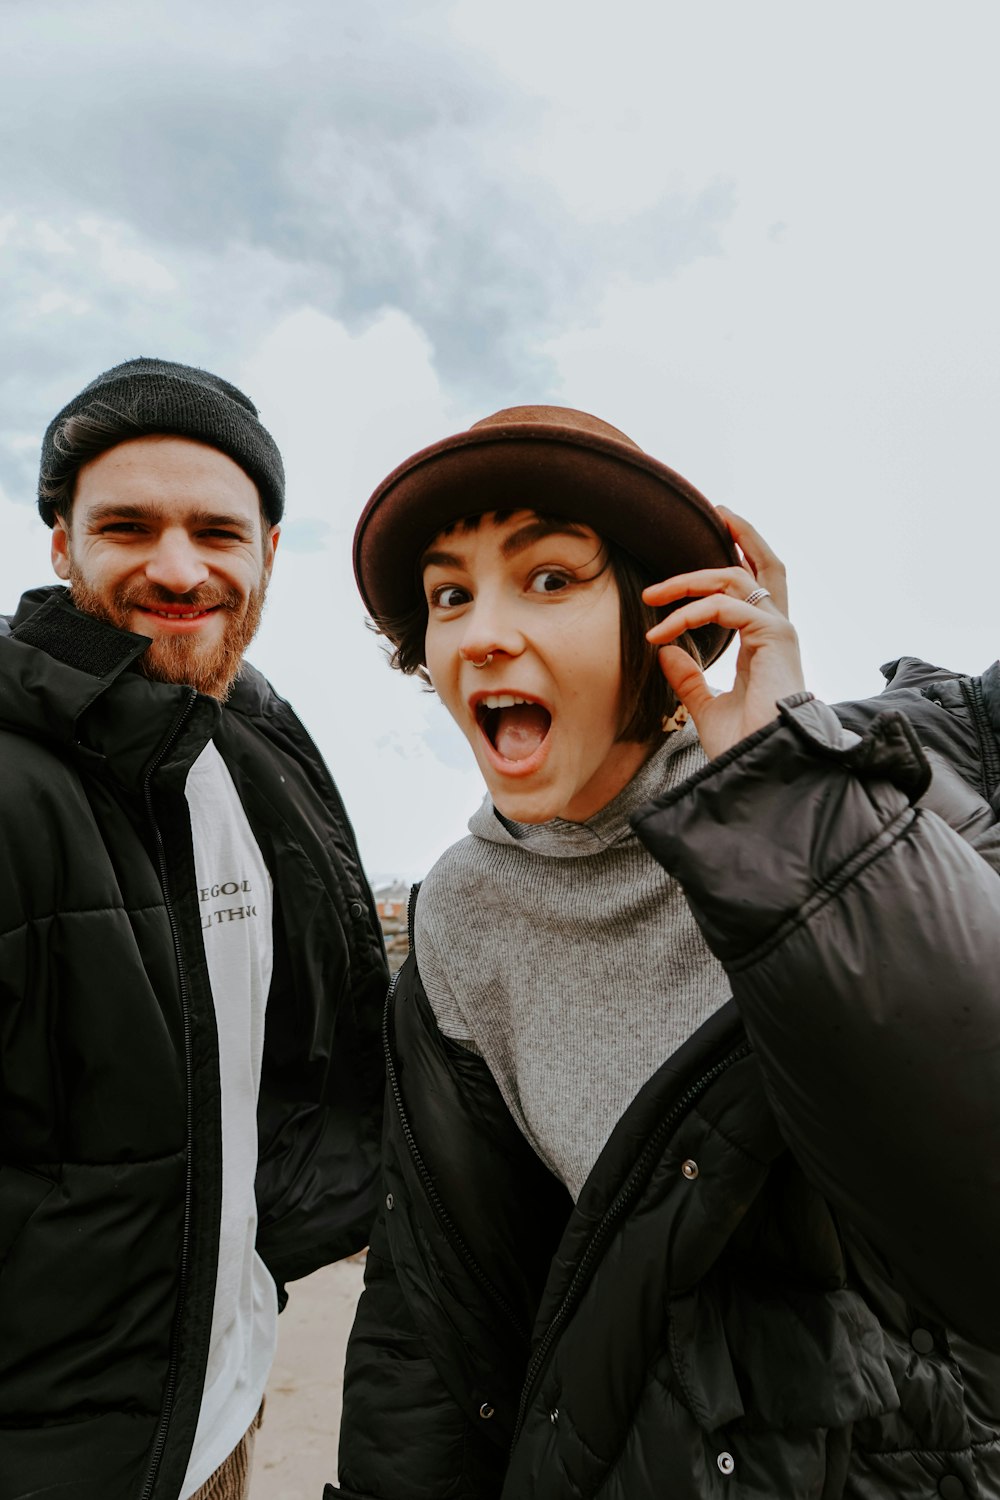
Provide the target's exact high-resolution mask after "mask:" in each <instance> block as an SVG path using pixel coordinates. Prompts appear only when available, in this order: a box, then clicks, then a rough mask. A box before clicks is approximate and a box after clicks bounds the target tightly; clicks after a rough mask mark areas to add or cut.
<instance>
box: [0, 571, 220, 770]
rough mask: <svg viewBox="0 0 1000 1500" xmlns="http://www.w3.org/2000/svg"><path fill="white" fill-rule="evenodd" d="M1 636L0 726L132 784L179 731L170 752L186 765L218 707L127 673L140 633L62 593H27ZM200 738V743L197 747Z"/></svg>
mask: <svg viewBox="0 0 1000 1500" xmlns="http://www.w3.org/2000/svg"><path fill="white" fill-rule="evenodd" d="M7 624H8V632H7V633H5V634H2V635H0V729H10V730H13V731H14V732H15V733H17V734H21V735H27V736H29V737H31V738H34V739H37V740H41V741H43V742H47V743H51V744H55V745H56V746H58V747H59V748H60V749H61V750H62V751H63V752H64V753H68V754H69V755H70V757H71V758H73V759H76V760H78V761H84V762H87V763H89V764H90V765H91V766H92V767H94V768H96V767H97V766H98V765H99V764H100V763H106V764H107V767H108V769H109V770H110V771H112V772H113V774H114V775H115V776H116V777H117V779H118V780H120V781H122V782H124V783H125V784H126V785H132V786H138V785H139V784H140V783H141V781H142V779H143V777H144V775H145V773H146V771H147V768H148V767H149V766H150V765H151V764H152V763H153V762H154V761H155V760H156V759H157V758H158V752H159V751H160V747H161V746H162V745H164V744H165V742H166V741H167V740H168V739H173V738H174V737H175V735H176V731H177V726H178V724H179V723H180V722H183V721H184V720H185V719H186V721H187V722H186V727H185V732H184V735H183V737H182V741H183V745H182V742H181V740H180V739H179V740H178V742H177V744H176V746H175V747H174V751H173V752H172V757H173V755H176V754H179V753H181V752H182V751H183V755H184V756H185V758H186V760H187V761H188V762H190V760H191V759H193V758H194V754H197V753H198V750H199V749H200V748H202V747H203V746H204V744H205V743H206V742H207V741H208V739H209V738H210V736H211V734H212V731H213V729H214V727H215V725H216V723H217V722H218V717H219V705H218V704H217V703H216V702H215V701H214V700H213V699H210V698H206V697H203V696H202V695H196V694H194V690H193V689H192V688H190V687H187V686H184V685H182V684H175V683H165V682H153V681H150V680H149V679H148V678H146V677H143V676H142V675H141V674H140V673H138V672H135V671H131V670H129V669H130V668H132V667H133V666H134V664H135V662H136V661H137V660H138V659H139V657H140V656H141V655H142V653H143V652H144V651H145V650H146V648H147V646H148V644H149V642H148V640H147V639H146V637H145V636H139V635H133V634H132V633H131V632H130V631H124V630H118V629H116V628H115V627H114V626H112V625H108V624H106V623H105V622H104V621H103V620H98V619H96V618H95V617H94V616H92V615H88V614H84V613H83V612H82V611H81V610H78V609H77V608H76V606H75V605H74V604H73V603H72V600H71V599H70V595H69V591H68V589H65V588H62V587H61V586H55V587H46V588H39V589H33V590H31V591H30V592H29V593H27V594H25V595H24V597H23V598H22V599H21V602H20V604H19V606H18V608H17V611H16V613H15V614H14V616H13V617H12V618H11V619H10V620H9V621H8V622H7ZM199 742H200V743H199Z"/></svg>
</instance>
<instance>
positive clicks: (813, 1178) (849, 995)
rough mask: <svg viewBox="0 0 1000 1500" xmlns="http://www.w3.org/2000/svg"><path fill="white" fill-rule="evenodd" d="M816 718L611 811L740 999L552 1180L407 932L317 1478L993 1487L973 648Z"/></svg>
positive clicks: (999, 1041) (997, 1346) (443, 1490)
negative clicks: (589, 1161)
mask: <svg viewBox="0 0 1000 1500" xmlns="http://www.w3.org/2000/svg"><path fill="white" fill-rule="evenodd" d="M894 710H895V711H894ZM841 712H842V718H843V720H844V722H846V723H848V724H851V725H853V726H854V727H855V728H856V729H857V730H859V731H860V732H861V735H862V738H861V739H860V740H858V739H857V738H855V737H854V736H850V735H844V734H843V733H842V732H840V731H837V730H836V729H833V730H831V729H830V727H829V725H828V723H827V722H826V720H825V719H824V716H823V714H822V713H821V712H820V711H819V707H818V705H816V704H812V703H809V702H802V701H801V700H797V699H796V700H789V702H788V703H786V704H785V705H784V706H783V707H782V709H781V713H780V717H779V718H778V719H777V720H776V721H775V722H774V723H773V724H772V725H770V726H768V727H767V728H765V729H763V730H761V731H760V732H759V733H757V734H755V735H753V736H752V737H751V738H750V739H748V740H747V741H745V742H744V743H743V744H741V745H739V746H737V747H736V748H735V749H734V750H732V751H731V752H729V753H728V754H726V755H724V756H722V757H720V758H719V759H718V760H716V761H713V762H712V763H711V764H710V765H708V766H707V767H706V768H705V769H704V770H703V771H702V772H701V773H700V774H698V775H696V776H694V777H692V778H691V779H690V780H689V781H687V782H686V783H685V784H684V785H683V786H681V787H680V788H678V789H677V790H676V791H675V792H673V793H671V794H669V795H668V796H665V797H664V798H662V799H661V800H660V801H659V802H657V803H655V804H651V805H649V806H647V807H646V808H645V809H642V810H641V811H640V813H639V814H638V815H637V818H636V820H635V821H636V827H637V830H638V833H639V835H640V837H641V838H642V839H643V841H644V842H645V843H646V844H647V846H648V847H649V848H650V849H651V850H652V852H653V853H654V854H655V855H656V857H657V858H658V859H659V860H660V861H661V862H662V863H663V865H664V866H665V867H666V868H667V869H668V870H669V871H671V873H672V874H674V875H675V876H676V877H677V878H678V879H679V880H680V882H681V883H682V885H683V887H684V889H685V892H686V894H687V897H688V899H689V901H690V904H691V906H692V909H693V911H694V913H695V915H696V917H697V919H698V922H699V924H700V926H701V929H702V931H703V933H704V935H705V938H706V939H707V941H708V943H709V944H710V946H711V948H712V950H713V951H714V952H715V953H716V954H717V955H718V957H719V958H720V959H721V961H722V962H723V964H724V965H725V967H726V969H727V971H728V973H729V975H730V978H731V981H732V988H733V996H734V1000H733V1002H732V1003H730V1004H728V1005H727V1006H726V1007H724V1008H723V1009H722V1010H721V1011H720V1012H718V1013H717V1014H716V1015H715V1016H714V1017H713V1018H712V1019H711V1020H710V1021H709V1022H708V1023H707V1024H706V1025H704V1026H703V1027H702V1028H701V1029H700V1030H699V1031H698V1032H697V1033H696V1034H695V1035H694V1036H692V1037H691V1038H690V1040H689V1041H688V1042H687V1043H686V1045H685V1046H684V1047H682V1048H681V1049H680V1051H678V1052H677V1053H676V1054H675V1055H673V1056H672V1057H671V1058H670V1059H669V1060H668V1061H667V1062H666V1063H664V1064H663V1066H662V1067H661V1068H660V1070H659V1071H658V1072H657V1073H656V1074H654V1076H653V1077H652V1078H651V1079H650V1081H649V1083H648V1084H647V1085H646V1087H645V1088H644V1089H643V1090H642V1091H641V1093H640V1094H639V1095H638V1097H637V1098H636V1099H635V1101H634V1102H633V1104H632V1105H631V1106H630V1108H629V1109H628V1110H627V1112H626V1113H625V1115H624V1117H623V1118H622V1120H621V1121H620V1122H619V1124H618V1126H617V1128H616V1129H615V1131H614V1133H613V1134H612V1136H611V1139H610V1140H609V1142H608V1144H607V1146H606V1148H605V1150H604V1152H603V1154H602V1155H601V1157H600V1159H599V1160H598V1162H597V1164H596V1166H595V1167H594V1170H593V1172H592V1174H591V1176H590V1178H589V1179H588V1181H587V1183H586V1185H585V1187H584V1190H583V1192H582V1194H581V1196H580V1199H579V1202H578V1203H577V1205H576V1206H575V1208H571V1205H570V1204H569V1201H568V1198H567V1195H566V1194H565V1192H564V1190H563V1189H562V1188H561V1186H560V1185H559V1184H558V1183H557V1182H556V1181H555V1179H554V1178H553V1177H552V1176H551V1175H550V1174H549V1173H548V1172H547V1171H546V1169H545V1168H544V1167H543V1166H542V1165H541V1164H540V1162H539V1161H538V1160H537V1158H536V1157H535V1156H534V1155H533V1153H532V1151H531V1150H530V1148H529V1147H528V1146H527V1144H526V1143H525V1142H524V1140H523V1138H522V1137H521V1136H520V1134H519V1132H518V1130H517V1129H516V1127H515V1126H514V1124H513V1122H512V1121H511V1118H510V1116H509V1114H508V1112H507V1110H506V1108H505V1106H504V1104H503V1102H502V1100H501V1098H500V1095H499V1093H498V1091H497V1089H496V1087H495V1085H494V1084H493V1081H492V1079H491V1077H490V1075H489V1073H488V1071H487V1070H486V1068H485V1066H484V1065H483V1063H482V1062H481V1060H480V1059H479V1058H477V1057H476V1056H474V1055H472V1054H471V1053H469V1052H467V1051H464V1050H463V1049H461V1048H460V1047H458V1046H457V1045H455V1044H453V1043H450V1042H448V1041H447V1040H445V1039H444V1038H443V1037H442V1035H441V1033H440V1032H439V1030H438V1029H437V1027H436V1025H435V1024H434V1020H433V1017H432V1014H431V1011H430V1008H429V1006H428V1003H427V1000H426V997H425V996H424V993H423V991H422V988H421V984H420V976H419V971H418V965H419V955H417V956H416V961H414V958H413V957H412V956H411V959H410V960H409V961H408V963H407V965H406V967H405V968H404V970H403V971H402V975H401V978H400V980H399V982H398V985H397V986H396V988H395V992H394V994H393V995H392V996H391V997H390V1004H389V1006H388V1008H387V1018H386V1051H387V1058H388V1067H389V1095H388V1103H387V1114H386V1126H385V1137H384V1154H385V1164H384V1204H383V1207H382V1209H381V1210H380V1215H379V1219H378V1222H377V1225H376V1229H375V1232H374V1234H373V1238H372V1245H371V1251H370V1254H369V1262H368V1270H367V1277H366V1284H367V1290H366V1292H365V1294H364V1296H363V1298H362V1300H361V1304H360V1307H359V1311H358V1317H357V1321H356V1324H355V1328H354V1332H353V1334H352V1339H351V1344H350V1348H349V1353H348V1367H347V1383H346V1390H345V1399H344V1414H343V1424H342V1429H341V1454H340V1483H341V1489H340V1490H336V1489H333V1488H328V1491H327V1495H328V1500H329V1497H331V1496H333V1495H338V1494H339V1495H343V1496H345V1497H349V1500H487V1497H496V1496H500V1495H502V1496H503V1497H504V1500H557V1497H558V1500H591V1497H601V1500H654V1497H656V1500H839V1497H851V1500H862V1497H863V1500H886V1497H889V1496H892V1497H899V1500H925V1497H926V1500H931V1497H936V1496H939V1495H940V1496H944V1497H945V1500H958V1497H962V1496H968V1497H973V1496H976V1497H980V1500H998V1497H1000V1352H998V1351H1000V920H998V919H1000V878H998V875H997V873H996V864H997V859H996V852H995V851H996V844H995V832H994V825H995V823H996V817H997V811H998V805H1000V794H998V783H1000V755H998V748H997V737H998V735H1000V668H998V667H994V668H993V669H991V671H990V672H989V673H987V674H986V676H985V677H984V678H982V679H979V680H974V681H969V680H966V681H962V680H960V679H958V678H956V677H953V676H950V675H949V674H935V673H934V672H933V670H932V669H921V668H919V666H918V665H917V664H915V663H908V664H906V665H905V666H904V667H903V668H902V670H900V671H898V672H897V673H896V676H895V677H894V679H893V682H892V683H891V685H890V688H889V690H888V691H887V693H886V694H884V695H883V697H882V699H880V700H879V701H878V703H876V704H861V705H854V706H853V707H848V708H845V709H843V710H842V711H841ZM921 745H922V746H924V747H925V750H924V751H922V750H921ZM928 762H930V764H931V765H933V767H934V773H935V774H934V780H933V782H932V783H931V784H930V786H928V770H927V767H928ZM921 798H923V800H921ZM932 808H936V809H937V811H933V810H931V809H932ZM949 822H950V823H951V824H952V825H953V827H950V826H948V824H949ZM956 828H957V829H958V830H959V831H958V832H956V831H954V829H956ZM963 835H964V836H963ZM976 846H978V847H976ZM991 860H992V861H993V862H992V863H991V862H990V861H991ZM512 941H514V935H513V934H512Z"/></svg>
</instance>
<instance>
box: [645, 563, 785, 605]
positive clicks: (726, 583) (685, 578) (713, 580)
mask: <svg viewBox="0 0 1000 1500" xmlns="http://www.w3.org/2000/svg"><path fill="white" fill-rule="evenodd" d="M758 586H759V584H758V580H757V579H756V578H755V577H754V576H753V574H752V573H748V572H747V570H746V569H745V568H701V569H699V571H698V572H696V573H677V574H675V575H674V577H673V578H664V579H663V581H662V582H661V583H651V584H650V585H649V587H648V588H644V589H643V591H642V597H643V599H644V600H645V602H646V603H647V604H673V603H674V602H675V601H676V600H677V599H695V598H701V597H702V596H703V595H705V594H729V595H731V596H732V598H734V599H746V598H748V597H749V595H750V594H752V593H753V591H754V590H755V589H756V588H757V587H758Z"/></svg>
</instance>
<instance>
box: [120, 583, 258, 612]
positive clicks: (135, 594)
mask: <svg viewBox="0 0 1000 1500" xmlns="http://www.w3.org/2000/svg"><path fill="white" fill-rule="evenodd" d="M116 602H117V604H118V606H119V608H120V609H161V608H163V606H164V605H172V606H173V607H174V608H175V609H176V608H177V607H180V608H182V609H189V610H201V609H229V610H233V609H239V607H240V606H241V605H242V604H243V602H244V600H243V596H242V595H241V594H240V593H238V591H237V590H236V589H219V588H212V587H211V586H210V585H209V586H205V587H201V588H196V589H191V590H189V592H188V593H186V594H175V593H173V592H172V590H170V589H161V588H159V587H157V586H156V585H150V584H144V585H133V586H132V587H128V588H123V589H121V590H120V591H119V593H118V594H117V595H116Z"/></svg>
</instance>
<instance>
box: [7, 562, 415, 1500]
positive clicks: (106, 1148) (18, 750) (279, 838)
mask: <svg viewBox="0 0 1000 1500" xmlns="http://www.w3.org/2000/svg"><path fill="white" fill-rule="evenodd" d="M11 623H12V626H13V630H12V633H11V632H7V633H5V634H4V635H3V636H2V637H0V809H2V812H0V828H2V838H3V852H2V859H0V1500H28V1497H29V1496H30V1497H32V1500H36V1497H37V1500H41V1497H44V1500H140V1497H143V1500H176V1497H177V1495H178V1493H179V1491H180V1487H181V1483H182V1481H183V1478H184V1473H185V1469H186V1466H187V1459H188V1454H189V1450H190V1447H191V1443H192V1440H193V1437H194V1431H195V1424H196V1422H197V1419H198V1411H199V1407H200V1403H201V1393H202V1385H203V1382H204V1372H205V1361H206V1355H207V1347H208V1336H209V1331H210V1328H211V1321H212V1305H213V1300H214V1291H215V1278H216V1266H217V1259H218V1232H219V1207H220V1193H221V1142H220V1133H219V1132H220V1117H219V1107H220V1106H219V1072H218V1046H217V1039H216V1030H215V1015H214V1009H213V1005H212V997H211V991H210V988H209V983H208V976H207V971H206V967H205V959H204V950H203V946H202V941H201V917H200V913H199V893H198V891H197V889H196V883H195V876H194V865H193V859H192V849H191V831H190V820H189V817H188V811H187V803H186V800H185V797H184V783H185V780H186V777H187V772H188V769H189V767H190V766H191V763H192V761H193V760H194V759H195V757H196V756H197V755H198V754H199V753H200V751H201V750H202V749H203V747H204V746H205V744H206V742H207V741H208V739H209V737H212V738H214V740H215V743H216V745H217V746H218V749H219V751H220V753H221V754H222V756H223V759H224V760H225V762H226V764H227V766H228V768H229V770H230V773H231V775H232V777H233V780H234V782H235V785H236V787H237V789H238V791H239V794H240V798H241V800H242V802H243V805H244V807H245V809H246V812H247V816H248V818H249V820H250V823H251V825H252V827H253V830H254V834H255V836H256V838H257V840H258V842H259V844H260V846H261V850H262V853H263V855H264V858H265V861H266V863H267V865H268V868H269V870H270V872H271V875H272V878H273V883H274V913H275V915H274V969H273V980H272V984H271V989H270V993H269V998H268V1006H267V1018H266V1030H265V1043H264V1061H263V1072H262V1080H261V1089H260V1102H259V1111H258V1124H259V1134H260V1161H259V1170H258V1178H257V1199H258V1210H259V1232H258V1249H259V1251H260V1253H261V1255H262V1256H263V1258H264V1260H265V1261H266V1263H267V1265H268V1266H269V1268H270V1270H271V1272H272V1274H273V1275H274V1277H275V1280H276V1281H277V1283H278V1285H279V1287H280V1286H281V1285H282V1283H283V1282H284V1281H285V1280H286V1279H292V1278H295V1277H299V1276H303V1275H305V1274H306V1273H307V1272H309V1271H311V1270H313V1269H315V1268H316V1267H317V1266H319V1265H323V1264H325V1263H326V1262H328V1261H330V1260H334V1259H336V1258H337V1257H339V1256H342V1255H345V1254H347V1253H349V1252H350V1251H352V1250H356V1249H358V1248H360V1247H361V1246H363V1245H364V1244H365V1243H366V1241H367V1238H368V1233H369V1229H370V1225H371V1219H372V1216H373V1213H374V1208H375V1203H376V1191H377V1181H378V1140H379V1130H380V1122H381V1106H382V1097H383V1092H384V1072H383V1068H382V1049H381V1045H380V1040H379V1027H380V1023H381V1016H382V1008H383V1001H384V998H385V984H386V973H385V964H384V957H383V953H382V946H381V937H380V934H379V930H378V925H377V921H376V918H375V914H374V912H373V910H372V903H371V898H370V893H369V890H368V886H367V882H366V881H365V879H364V876H363V874H362V871H361V869H360V867H359V863H358V858H357V851H356V848H355V845H354V837H353V834H352V832H351V828H350V825H349V823H348V821H347V817H346V815H345V813H344V810H343V807H342V805H341V802H340V799H339V797H338V795H337V792H336V789H335V788H334V785H333V783H332V781H331V780H330V777H329V773H328V772H327V770H326V768H325V767H324V765H323V763H322V761H321V759H320V757H319V754H318V752H317V751H316V749H315V746H314V745H313V744H312V743H311V741H310V740H309V738H308V736H307V735H306V733H305V731H304V730H303V728H302V726H301V725H300V724H299V722H298V720H297V719H296V718H295V716H294V714H293V713H292V711H291V710H290V708H289V707H288V705H287V704H286V703H284V702H283V701H282V699H280V698H279V697H278V696H277V695H276V694H275V693H274V692H273V691H272V690H271V688H270V687H269V686H268V684H267V683H266V682H265V681H264V679H263V678H262V677H260V676H259V674H257V673H256V672H254V671H253V670H252V668H249V667H247V668H244V670H243V672H242V673H241V676H240V679H239V682H238V684H237V686H236V688H235V690H234V692H233V695H232V697H231V698H230V700H229V702H228V703H227V705H226V707H225V708H220V707H219V705H218V704H217V703H216V702H214V701H213V700H211V699H208V698H204V697H200V696H199V695H198V694H196V693H195V692H194V691H193V689H190V688H185V687H179V686H173V685H170V684H164V683H154V682H150V681H147V680H146V679H145V678H144V677H142V676H140V675H139V674H138V673H137V672H135V671H133V670H130V667H131V664H132V663H133V662H134V661H135V659H136V657H137V656H138V655H139V654H140V652H141V651H142V650H143V649H144V645H145V643H144V642H143V640H142V639H141V638H139V637H136V636H132V635H129V634H125V633H122V632H120V631H117V630H113V629H112V628H111V627H110V626H107V625H104V624H102V623H101V622H99V621H97V620H95V619H92V618H91V617H89V616H86V615H81V614H80V613H78V612H77V611H76V610H75V609H73V607H72V605H71V604H70V603H69V601H68V596H67V595H66V594H65V592H64V591H63V590H59V589H55V590H44V591H39V592H38V593H37V594H36V595H33V596H26V598H25V600H23V601H22V604H21V607H20V609H19V610H18V613H17V615H16V616H15V617H14V620H13V621H12V622H11ZM238 899H239V898H238V897H234V901H238ZM244 899H245V898H244Z"/></svg>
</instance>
